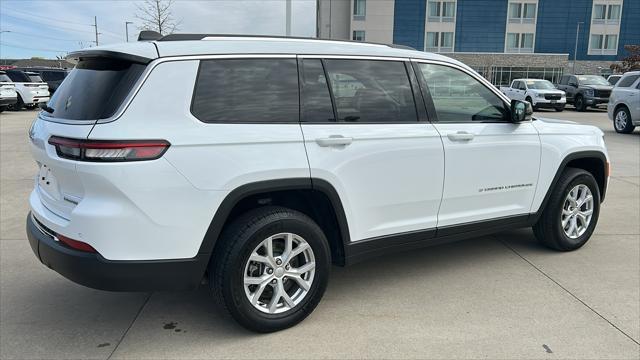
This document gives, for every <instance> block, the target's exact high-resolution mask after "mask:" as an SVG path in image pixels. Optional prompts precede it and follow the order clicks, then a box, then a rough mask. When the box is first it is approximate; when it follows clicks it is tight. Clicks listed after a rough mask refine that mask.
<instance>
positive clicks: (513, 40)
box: [505, 33, 534, 53]
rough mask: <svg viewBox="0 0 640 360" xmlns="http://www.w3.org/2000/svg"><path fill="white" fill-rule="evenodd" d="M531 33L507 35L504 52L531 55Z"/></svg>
mask: <svg viewBox="0 0 640 360" xmlns="http://www.w3.org/2000/svg"><path fill="white" fill-rule="evenodd" d="M533 35H534V34H533V33H522V34H519V33H508V34H507V46H506V50H505V52H508V53H532V52H533Z"/></svg>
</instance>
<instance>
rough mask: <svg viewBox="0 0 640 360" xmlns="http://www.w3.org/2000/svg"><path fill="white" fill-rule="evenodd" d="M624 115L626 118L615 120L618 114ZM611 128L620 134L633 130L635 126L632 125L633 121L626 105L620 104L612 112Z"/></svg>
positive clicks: (629, 132)
mask: <svg viewBox="0 0 640 360" xmlns="http://www.w3.org/2000/svg"><path fill="white" fill-rule="evenodd" d="M622 114H624V115H626V120H624V121H622V120H621V121H617V120H616V119H617V118H618V115H622ZM613 128H614V129H615V131H616V132H617V133H620V134H631V133H632V132H633V130H634V129H635V128H636V127H635V126H633V122H631V113H630V112H629V109H627V107H626V106H620V107H619V108H617V109H616V111H615V112H614V114H613Z"/></svg>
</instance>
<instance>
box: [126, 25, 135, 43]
mask: <svg viewBox="0 0 640 360" xmlns="http://www.w3.org/2000/svg"><path fill="white" fill-rule="evenodd" d="M129 24H133V23H132V22H131V21H125V22H124V33H125V34H126V36H127V42H129Z"/></svg>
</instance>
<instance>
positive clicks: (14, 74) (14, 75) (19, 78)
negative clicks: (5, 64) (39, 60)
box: [7, 70, 31, 82]
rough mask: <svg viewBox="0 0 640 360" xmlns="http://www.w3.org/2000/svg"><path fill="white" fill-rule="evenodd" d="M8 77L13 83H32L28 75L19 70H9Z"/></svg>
mask: <svg viewBox="0 0 640 360" xmlns="http://www.w3.org/2000/svg"><path fill="white" fill-rule="evenodd" d="M7 75H8V76H9V78H10V79H11V80H13V82H31V79H29V77H28V76H27V74H25V73H23V72H22V71H18V70H8V71H7Z"/></svg>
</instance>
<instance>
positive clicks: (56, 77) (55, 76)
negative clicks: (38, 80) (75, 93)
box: [41, 71, 66, 81]
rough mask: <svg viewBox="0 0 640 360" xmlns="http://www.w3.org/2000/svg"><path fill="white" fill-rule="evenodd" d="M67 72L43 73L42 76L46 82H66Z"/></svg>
mask: <svg viewBox="0 0 640 360" xmlns="http://www.w3.org/2000/svg"><path fill="white" fill-rule="evenodd" d="M65 75H66V72H64V71H43V72H42V74H41V76H42V78H43V79H45V80H46V81H60V80H64V77H65Z"/></svg>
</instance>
